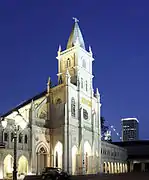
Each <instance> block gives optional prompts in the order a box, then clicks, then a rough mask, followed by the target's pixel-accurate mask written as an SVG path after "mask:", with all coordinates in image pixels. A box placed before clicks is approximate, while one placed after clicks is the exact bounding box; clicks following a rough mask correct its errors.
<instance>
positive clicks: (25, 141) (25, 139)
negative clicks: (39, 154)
mask: <svg viewBox="0 0 149 180" xmlns="http://www.w3.org/2000/svg"><path fill="white" fill-rule="evenodd" d="M24 143H25V144H27V135H26V134H25V137H24Z"/></svg>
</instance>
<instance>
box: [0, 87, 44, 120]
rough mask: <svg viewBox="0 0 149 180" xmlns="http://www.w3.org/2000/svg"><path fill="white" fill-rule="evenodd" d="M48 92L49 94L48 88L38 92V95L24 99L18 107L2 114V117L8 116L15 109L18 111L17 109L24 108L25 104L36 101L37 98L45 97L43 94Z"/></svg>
mask: <svg viewBox="0 0 149 180" xmlns="http://www.w3.org/2000/svg"><path fill="white" fill-rule="evenodd" d="M46 94H47V90H45V91H43V92H41V93H39V94H37V95H36V96H34V97H32V98H30V99H28V100H26V101H23V102H22V103H20V104H19V105H17V106H16V107H14V108H12V109H11V110H9V111H8V112H6V113H4V114H2V115H1V116H0V117H2V118H4V117H6V116H8V115H9V114H11V113H12V112H13V111H16V110H18V109H20V108H22V107H23V106H25V105H27V104H29V103H31V102H32V101H35V100H37V99H39V98H41V97H43V96H45V95H46Z"/></svg>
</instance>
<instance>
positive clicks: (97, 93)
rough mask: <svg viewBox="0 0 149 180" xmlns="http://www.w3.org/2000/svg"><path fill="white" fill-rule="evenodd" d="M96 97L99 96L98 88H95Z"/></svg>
mask: <svg viewBox="0 0 149 180" xmlns="http://www.w3.org/2000/svg"><path fill="white" fill-rule="evenodd" d="M96 95H97V96H99V95H100V94H99V91H98V88H96Z"/></svg>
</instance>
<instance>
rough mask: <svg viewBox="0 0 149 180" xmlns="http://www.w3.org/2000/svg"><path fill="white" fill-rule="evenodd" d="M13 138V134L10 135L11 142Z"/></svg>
mask: <svg viewBox="0 0 149 180" xmlns="http://www.w3.org/2000/svg"><path fill="white" fill-rule="evenodd" d="M13 136H14V134H13V132H12V133H11V142H12V141H13Z"/></svg>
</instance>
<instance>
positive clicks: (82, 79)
mask: <svg viewBox="0 0 149 180" xmlns="http://www.w3.org/2000/svg"><path fill="white" fill-rule="evenodd" d="M81 88H83V78H81Z"/></svg>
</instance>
